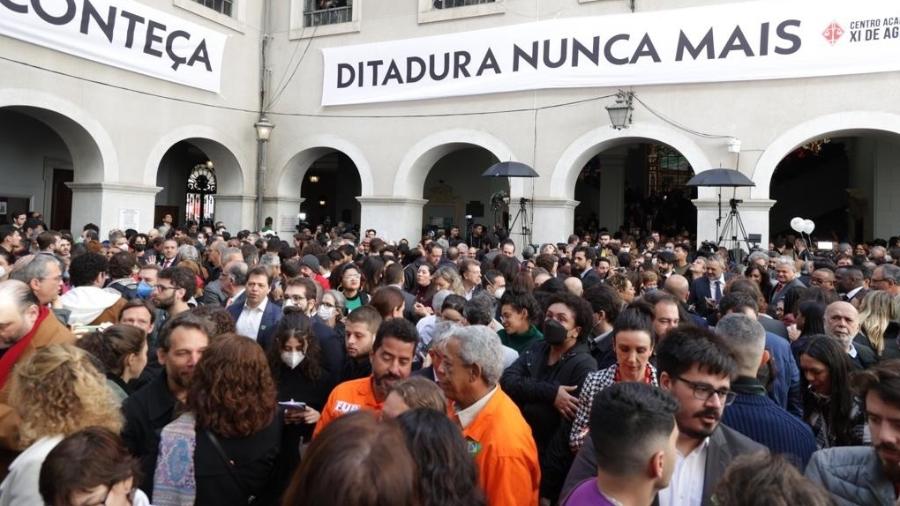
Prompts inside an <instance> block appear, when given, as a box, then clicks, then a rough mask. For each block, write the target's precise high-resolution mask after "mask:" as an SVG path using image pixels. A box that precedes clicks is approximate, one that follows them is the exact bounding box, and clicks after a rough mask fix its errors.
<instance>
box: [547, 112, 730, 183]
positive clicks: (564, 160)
mask: <svg viewBox="0 0 900 506" xmlns="http://www.w3.org/2000/svg"><path fill="white" fill-rule="evenodd" d="M641 140H648V141H654V142H659V143H662V144H666V145H668V146H670V147H672V148H674V149H676V150H678V152H680V153H681V155H682V156H684V157H685V158H686V159H687V160H688V162H690V164H691V168H693V170H694V174H698V173H700V172H703V171H704V170H707V169H711V168H712V165H711V164H710V163H709V159H708V158H707V156H706V154H705V153H704V152H703V150H702V149H701V148H700V146H698V145H697V144H696V143H695V142H694V141H693V140H691V139H690V138H689V137H688V136H687V135H685V134H683V133H681V132H679V131H677V130H674V129H671V128H666V127H661V126H657V125H649V124H635V125H632V126H631V127H629V128H626V129H623V130H614V129H612V128H610V127H608V126H603V127H598V128H595V129H593V130H591V131H589V132H587V133H585V134H584V135H582V136H581V137H579V138H578V139H576V140H575V141H574V142H572V143H571V144H569V146H568V147H567V148H566V149H565V151H563V153H562V155H561V156H560V157H559V161H558V162H557V163H556V167H555V168H554V169H553V174H552V175H551V176H550V195H549V196H550V197H552V198H560V199H567V200H572V199H573V198H574V197H575V181H576V179H577V178H578V174H579V173H580V172H581V169H582V168H583V167H584V165H585V164H586V163H587V162H588V160H590V159H591V158H593V157H594V156H596V155H597V154H599V153H601V152H603V151H605V150H607V149H609V148H613V147H616V146H621V145H623V144H629V143H632V142H638V141H641ZM712 195H713V192H712V189H710V188H699V191H698V196H699V197H700V198H704V197H711V196H712Z"/></svg>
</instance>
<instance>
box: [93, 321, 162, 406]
mask: <svg viewBox="0 0 900 506" xmlns="http://www.w3.org/2000/svg"><path fill="white" fill-rule="evenodd" d="M76 345H77V346H78V347H79V348H81V349H83V350H85V351H87V352H88V353H90V354H91V355H93V356H94V358H96V359H97V360H98V361H99V362H100V364H102V365H103V372H104V373H106V380H107V382H108V383H109V388H110V389H111V390H112V391H113V393H114V394H115V395H116V399H118V401H119V402H120V403H121V402H124V401H125V399H127V398H128V396H129V395H130V394H131V393H132V391H131V389H130V388H129V387H128V382H129V381H131V380H133V379H137V378H138V377H140V375H141V372H143V370H144V367H146V365H147V334H146V333H145V332H144V331H143V330H142V329H139V328H138V327H134V326H132V325H113V326H111V327H107V328H106V329H102V330H96V331H94V332H91V333H89V334H87V335H85V336H84V337H82V338H81V339H79V340H78V343H77V344H76Z"/></svg>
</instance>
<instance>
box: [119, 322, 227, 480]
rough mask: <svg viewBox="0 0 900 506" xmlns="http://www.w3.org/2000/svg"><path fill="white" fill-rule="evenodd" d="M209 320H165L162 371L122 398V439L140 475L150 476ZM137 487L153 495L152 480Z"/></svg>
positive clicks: (182, 399)
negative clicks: (161, 438)
mask: <svg viewBox="0 0 900 506" xmlns="http://www.w3.org/2000/svg"><path fill="white" fill-rule="evenodd" d="M210 333H211V329H210V323H209V322H208V321H207V320H205V319H203V318H200V317H198V316H195V315H193V314H191V313H189V312H188V313H184V314H181V315H179V316H176V317H175V318H172V319H171V320H169V322H168V323H166V326H165V327H163V330H162V332H161V333H160V336H159V349H158V350H157V351H156V354H157V359H158V360H159V363H160V364H162V366H163V374H160V375H159V376H157V377H156V378H155V379H153V381H151V382H150V383H149V384H148V385H147V386H145V387H144V388H142V389H140V390H138V391H137V392H135V393H134V394H133V395H132V396H131V397H129V398H128V399H126V400H125V403H124V404H123V405H122V412H123V413H124V415H125V428H124V430H123V431H122V439H123V440H124V441H125V444H126V445H127V446H128V449H129V451H131V454H132V455H134V456H135V457H137V458H139V459H140V461H141V470H142V471H143V475H144V476H153V472H154V470H155V469H156V459H157V456H158V454H159V435H160V432H161V431H162V429H163V427H165V426H166V425H168V424H169V422H171V421H172V420H174V419H175V417H176V412H177V411H178V410H177V409H176V407H177V406H178V405H179V404H183V403H184V402H185V400H186V399H187V394H188V388H189V387H190V384H191V376H192V375H193V374H194V368H195V367H196V365H197V362H198V361H199V360H200V357H201V356H202V355H203V352H204V351H205V350H206V347H207V346H208V345H209V334H210ZM141 490H143V491H144V492H146V493H147V495H148V496H152V495H153V480H142V483H141Z"/></svg>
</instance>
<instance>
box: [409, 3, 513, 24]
mask: <svg viewBox="0 0 900 506" xmlns="http://www.w3.org/2000/svg"><path fill="white" fill-rule="evenodd" d="M504 2H505V0H419V23H433V22H436V21H452V20H456V19H466V18H475V17H479V16H491V15H495V14H503V13H504V12H505V10H506V6H505V4H504Z"/></svg>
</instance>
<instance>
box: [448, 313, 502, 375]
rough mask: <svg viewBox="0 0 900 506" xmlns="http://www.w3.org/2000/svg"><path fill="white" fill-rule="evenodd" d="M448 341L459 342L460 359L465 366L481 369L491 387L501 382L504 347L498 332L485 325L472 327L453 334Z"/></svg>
mask: <svg viewBox="0 0 900 506" xmlns="http://www.w3.org/2000/svg"><path fill="white" fill-rule="evenodd" d="M448 339H456V340H457V341H458V342H459V358H460V360H462V362H463V363H464V364H466V365H473V364H478V366H479V367H481V377H482V379H483V380H484V382H485V383H487V385H488V386H489V387H493V386H495V385H496V384H497V383H498V382H499V381H500V375H501V374H503V345H502V344H500V336H498V335H497V333H496V332H494V331H493V330H491V329H490V328H488V327H485V326H484V325H471V326H468V327H460V328H459V329H458V330H455V331H453V332H451V333H450V334H449V336H448Z"/></svg>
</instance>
